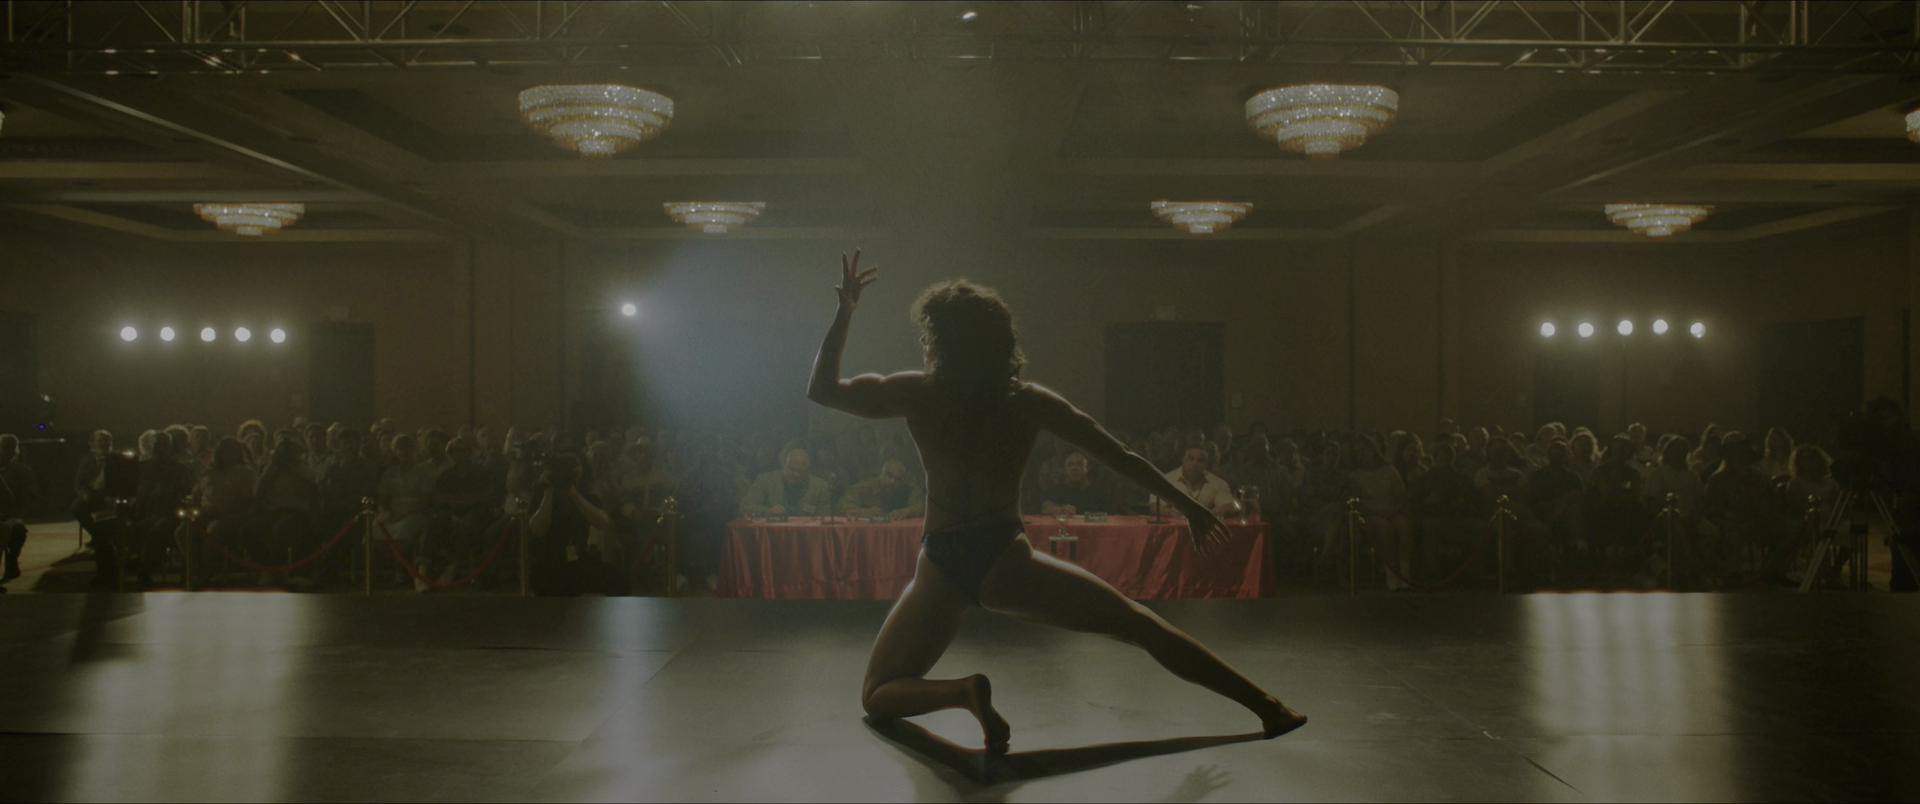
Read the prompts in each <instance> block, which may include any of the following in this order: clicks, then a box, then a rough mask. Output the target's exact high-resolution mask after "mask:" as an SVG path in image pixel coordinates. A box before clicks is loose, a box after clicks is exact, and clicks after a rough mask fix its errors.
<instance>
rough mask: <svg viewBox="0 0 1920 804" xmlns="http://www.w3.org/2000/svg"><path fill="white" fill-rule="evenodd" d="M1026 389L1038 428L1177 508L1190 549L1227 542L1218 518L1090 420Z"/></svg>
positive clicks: (1060, 400)
mask: <svg viewBox="0 0 1920 804" xmlns="http://www.w3.org/2000/svg"><path fill="white" fill-rule="evenodd" d="M1027 387H1028V388H1030V389H1032V391H1031V397H1030V399H1031V401H1032V403H1033V409H1034V413H1035V416H1036V418H1037V419H1038V422H1039V424H1040V426H1041V427H1044V428H1046V429H1047V430H1048V431H1049V432H1052V433H1053V434H1054V435H1057V436H1060V437H1061V438H1063V439H1066V441H1067V443H1069V444H1072V445H1074V446H1076V447H1079V448H1081V449H1084V450H1086V451H1087V453H1088V454H1089V455H1091V456H1093V458H1094V459H1095V460H1098V461H1099V462H1101V463H1103V464H1106V465H1107V466H1108V467H1110V468H1112V469H1113V470H1114V471H1116V472H1119V473H1120V476H1121V477H1125V478H1126V479H1128V480H1131V481H1133V482H1134V483H1135V484H1137V485H1139V486H1141V487H1142V488H1145V489H1146V490H1147V491H1149V492H1152V493H1153V495H1154V496H1156V497H1159V498H1160V499H1162V500H1167V501H1169V502H1172V503H1173V504H1174V505H1177V506H1179V507H1180V512H1181V513H1182V514H1185V515H1186V517H1187V524H1188V527H1189V528H1190V529H1191V530H1192V531H1193V536H1194V538H1193V546H1194V549H1196V550H1199V551H1201V552H1206V549H1207V548H1208V547H1209V546H1211V545H1215V544H1221V543H1223V542H1225V541H1226V540H1227V539H1228V538H1230V534H1229V533H1227V529H1226V526H1225V525H1224V524H1223V523H1221V521H1220V517H1218V516H1216V515H1215V514H1214V513H1213V512H1212V511H1210V510H1207V507H1206V506H1204V505H1201V504H1200V503H1199V501H1197V500H1195V499H1193V496H1192V495H1189V494H1187V492H1186V491H1185V490H1184V489H1182V488H1180V487H1179V486H1176V485H1174V484H1173V481H1171V480H1168V479H1167V478H1166V476H1165V475H1162V474H1160V470H1159V469H1156V468H1154V466H1153V464H1152V463H1151V462H1149V461H1148V460H1147V459H1146V458H1142V457H1140V455H1139V454H1137V453H1135V452H1134V451H1133V450H1130V449H1127V445H1125V444H1122V443H1120V440H1119V439H1117V438H1114V437H1113V434H1112V433H1109V432H1107V429H1106V428H1105V427H1101V426H1100V423H1099V422H1096V421H1094V420H1093V417H1092V416H1088V415H1087V414H1086V413H1085V412H1084V411H1081V410H1080V409H1079V408H1076V407H1074V406H1073V403H1071V402H1068V401H1067V400H1066V398H1065V397H1062V396H1060V395H1059V394H1056V393H1054V392H1053V391H1051V390H1048V389H1046V388H1043V387H1041V386H1039V385H1037V384H1033V383H1028V384H1027Z"/></svg>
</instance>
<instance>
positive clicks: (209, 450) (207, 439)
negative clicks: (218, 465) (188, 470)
mask: <svg viewBox="0 0 1920 804" xmlns="http://www.w3.org/2000/svg"><path fill="white" fill-rule="evenodd" d="M187 455H188V456H190V457H191V458H192V464H193V476H194V477H199V476H201V475H203V474H206V471H207V470H208V469H210V468H212V467H213V431H212V430H209V429H207V427H206V425H201V424H196V425H194V426H193V427H191V428H189V429H188V430H187Z"/></svg>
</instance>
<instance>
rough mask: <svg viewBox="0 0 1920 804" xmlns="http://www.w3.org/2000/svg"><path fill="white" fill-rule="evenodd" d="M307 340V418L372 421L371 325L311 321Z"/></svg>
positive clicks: (350, 422) (358, 424) (365, 424)
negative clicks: (314, 322)
mask: <svg viewBox="0 0 1920 804" xmlns="http://www.w3.org/2000/svg"><path fill="white" fill-rule="evenodd" d="M308 338H309V339H310V340H309V341H308V342H307V419H308V420H309V421H315V422H327V423H332V422H340V423H341V424H344V425H346V426H348V427H353V428H360V429H364V428H366V427H368V426H369V425H372V424H373V325H372V324H362V323H348V322H330V323H323V324H314V325H313V327H312V330H311V334H309V335H308Z"/></svg>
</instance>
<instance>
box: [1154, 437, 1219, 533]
mask: <svg viewBox="0 0 1920 804" xmlns="http://www.w3.org/2000/svg"><path fill="white" fill-rule="evenodd" d="M1210 463H1211V460H1210V458H1209V454H1208V452H1207V451H1206V449H1205V448H1202V447H1188V448H1187V452H1186V455H1185V456H1184V457H1182V458H1181V459H1180V468H1179V469H1175V470H1173V471H1171V472H1168V473H1167V479H1168V480H1171V481H1173V485H1175V486H1177V487H1179V489H1180V490H1181V491H1184V492H1186V493H1187V494H1188V496H1191V497H1193V499H1194V500H1195V501H1196V502H1199V503H1200V504H1201V505H1204V506H1206V507H1207V509H1208V510H1210V511H1212V512H1214V513H1215V514H1216V515H1219V516H1223V517H1225V516H1239V515H1240V502H1239V501H1238V500H1235V499H1234V498H1233V489H1232V488H1230V487H1228V486H1227V481H1225V480H1222V479H1220V476H1219V475H1216V474H1214V473H1212V472H1209V471H1207V469H1209V468H1210V467H1209V464H1210ZM1152 505H1153V503H1151V502H1150V503H1148V506H1149V507H1152ZM1161 507H1163V508H1165V509H1166V510H1176V509H1175V508H1174V506H1173V505H1172V504H1170V503H1162V504H1161Z"/></svg>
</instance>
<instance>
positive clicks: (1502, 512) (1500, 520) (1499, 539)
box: [1493, 494, 1507, 595]
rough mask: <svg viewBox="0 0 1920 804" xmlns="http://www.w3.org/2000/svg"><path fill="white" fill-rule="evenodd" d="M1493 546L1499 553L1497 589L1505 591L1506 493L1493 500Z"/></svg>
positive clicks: (1501, 592) (1501, 591) (1503, 592)
mask: <svg viewBox="0 0 1920 804" xmlns="http://www.w3.org/2000/svg"><path fill="white" fill-rule="evenodd" d="M1493 542H1494V543H1493V548H1494V549H1495V550H1498V551H1499V553H1500V562H1499V566H1500V570H1499V580H1498V583H1499V590H1500V594H1503V595H1504V594H1506V593H1507V495H1505V494H1502V495H1500V496H1499V497H1496V498H1494V501H1493Z"/></svg>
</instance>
